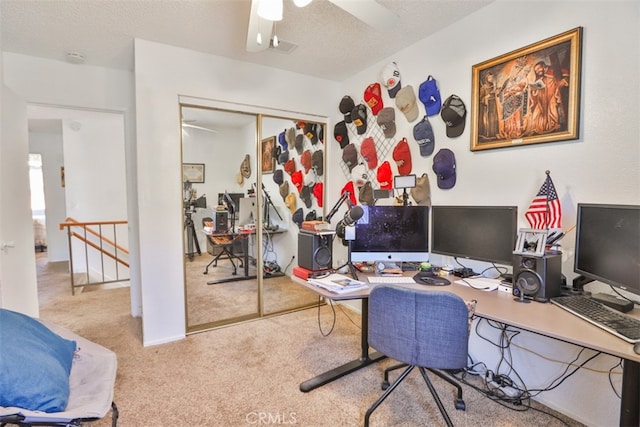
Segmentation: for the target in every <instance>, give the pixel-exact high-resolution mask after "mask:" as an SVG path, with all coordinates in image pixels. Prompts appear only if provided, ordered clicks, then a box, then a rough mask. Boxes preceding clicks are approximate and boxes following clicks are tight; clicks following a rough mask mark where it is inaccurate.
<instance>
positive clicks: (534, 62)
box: [471, 27, 582, 151]
mask: <svg viewBox="0 0 640 427" xmlns="http://www.w3.org/2000/svg"><path fill="white" fill-rule="evenodd" d="M581 52H582V27H578V28H574V29H572V30H569V31H566V32H564V33H562V34H559V35H557V36H553V37H550V38H548V39H545V40H542V41H540V42H537V43H534V44H532V45H529V46H526V47H523V48H521V49H518V50H515V51H513V52H509V53H506V54H504V55H501V56H499V57H497V58H494V59H490V60H488V61H485V62H482V63H480V64H476V65H474V66H473V67H472V81H471V84H472V86H471V91H472V92H471V102H472V108H471V151H478V150H488V149H493V148H503V147H513V146H517V145H526V144H538V143H543V142H556V141H566V140H571V139H577V138H578V133H579V121H580V120H579V119H580V78H581Z"/></svg>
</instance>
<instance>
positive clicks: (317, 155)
mask: <svg viewBox="0 0 640 427" xmlns="http://www.w3.org/2000/svg"><path fill="white" fill-rule="evenodd" d="M311 167H313V170H314V171H316V175H318V176H322V173H323V172H324V154H323V151H322V150H317V151H314V152H313V154H312V155H311Z"/></svg>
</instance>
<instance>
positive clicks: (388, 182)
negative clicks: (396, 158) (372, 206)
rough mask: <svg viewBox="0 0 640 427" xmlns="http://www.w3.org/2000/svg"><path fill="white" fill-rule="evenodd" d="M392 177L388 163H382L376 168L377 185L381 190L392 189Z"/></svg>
mask: <svg viewBox="0 0 640 427" xmlns="http://www.w3.org/2000/svg"><path fill="white" fill-rule="evenodd" d="M392 178H393V175H392V174H391V165H390V164H389V162H388V161H386V160H385V161H384V162H382V164H381V165H380V167H379V168H378V183H379V184H380V189H381V190H392V189H393V179H392Z"/></svg>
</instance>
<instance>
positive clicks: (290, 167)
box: [284, 159, 296, 175]
mask: <svg viewBox="0 0 640 427" xmlns="http://www.w3.org/2000/svg"><path fill="white" fill-rule="evenodd" d="M284 171H285V172H286V173H288V174H289V175H292V174H293V173H294V172H295V171H296V159H289V160H287V163H285V164H284Z"/></svg>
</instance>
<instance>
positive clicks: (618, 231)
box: [574, 203, 640, 295]
mask: <svg viewBox="0 0 640 427" xmlns="http://www.w3.org/2000/svg"><path fill="white" fill-rule="evenodd" d="M577 220H578V221H577V224H576V248H575V257H574V271H575V272H576V273H578V274H580V275H582V276H584V278H586V280H585V281H583V283H588V282H589V281H592V280H597V281H598V282H602V283H606V284H608V285H611V286H614V287H616V288H619V289H623V290H625V291H628V292H631V293H633V294H636V295H640V206H638V205H610V204H586V203H579V204H578V212H577Z"/></svg>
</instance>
